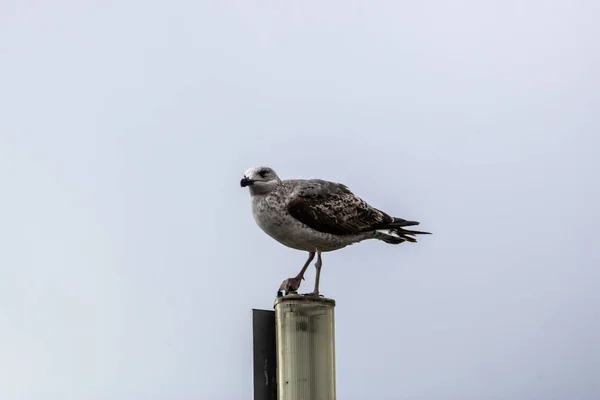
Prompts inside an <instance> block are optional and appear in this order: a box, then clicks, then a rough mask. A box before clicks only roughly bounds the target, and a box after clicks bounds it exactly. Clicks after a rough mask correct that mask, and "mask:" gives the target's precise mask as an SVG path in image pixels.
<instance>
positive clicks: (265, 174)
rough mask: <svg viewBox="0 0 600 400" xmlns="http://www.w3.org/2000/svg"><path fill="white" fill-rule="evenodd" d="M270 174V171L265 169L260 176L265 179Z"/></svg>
mask: <svg viewBox="0 0 600 400" xmlns="http://www.w3.org/2000/svg"><path fill="white" fill-rule="evenodd" d="M268 173H269V171H267V170H266V169H263V170H262V171H260V172H259V173H258V174H259V175H260V177H261V178H264V177H265V176H267V174H268Z"/></svg>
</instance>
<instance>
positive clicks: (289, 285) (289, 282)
mask: <svg viewBox="0 0 600 400" xmlns="http://www.w3.org/2000/svg"><path fill="white" fill-rule="evenodd" d="M319 257H321V256H320V255H319ZM314 258H315V252H314V251H311V252H310V253H308V260H306V263H304V266H303V267H302V269H301V270H300V272H299V273H298V275H297V276H296V277H295V278H288V279H286V280H285V281H283V282H281V285H280V286H279V291H282V290H283V291H285V294H289V293H291V292H297V291H298V288H299V287H300V283H302V280H303V279H304V273H305V272H306V269H307V268H308V266H309V265H310V263H311V262H312V260H313V259H314Z"/></svg>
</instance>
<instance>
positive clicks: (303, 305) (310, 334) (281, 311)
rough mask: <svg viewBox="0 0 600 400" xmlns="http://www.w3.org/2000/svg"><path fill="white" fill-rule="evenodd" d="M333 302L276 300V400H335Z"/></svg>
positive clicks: (308, 298) (291, 297)
mask: <svg viewBox="0 0 600 400" xmlns="http://www.w3.org/2000/svg"><path fill="white" fill-rule="evenodd" d="M334 307H335V301H334V300H333V299H327V298H323V297H313V296H303V295H297V294H290V295H287V296H283V297H278V298H277V299H276V300H275V328H276V338H277V397H278V400H335V329H334Z"/></svg>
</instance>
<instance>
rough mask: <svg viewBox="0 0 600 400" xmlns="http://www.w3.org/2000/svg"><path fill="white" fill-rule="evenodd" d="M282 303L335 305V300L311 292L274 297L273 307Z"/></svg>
mask: <svg viewBox="0 0 600 400" xmlns="http://www.w3.org/2000/svg"><path fill="white" fill-rule="evenodd" d="M284 303H295V304H298V303H303V304H311V303H312V304H320V305H323V306H329V307H335V300H334V299H328V298H327V297H317V296H313V295H312V294H308V295H304V294H296V293H294V294H288V295H286V296H280V297H279V296H278V297H277V298H275V303H274V304H273V305H274V307H277V306H278V305H280V304H284Z"/></svg>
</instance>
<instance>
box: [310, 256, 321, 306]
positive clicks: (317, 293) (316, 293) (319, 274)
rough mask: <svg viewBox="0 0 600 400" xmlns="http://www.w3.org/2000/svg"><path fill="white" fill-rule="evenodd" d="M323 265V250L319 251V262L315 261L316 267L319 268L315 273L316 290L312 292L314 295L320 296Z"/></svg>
mask: <svg viewBox="0 0 600 400" xmlns="http://www.w3.org/2000/svg"><path fill="white" fill-rule="evenodd" d="M322 266H323V261H322V260H321V252H320V251H319V252H317V262H316V263H315V268H316V269H317V274H316V275H315V290H314V291H313V292H312V295H313V296H317V297H319V280H320V279H321V267H322Z"/></svg>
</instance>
